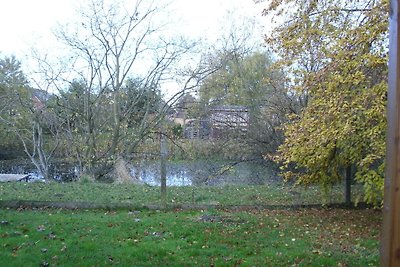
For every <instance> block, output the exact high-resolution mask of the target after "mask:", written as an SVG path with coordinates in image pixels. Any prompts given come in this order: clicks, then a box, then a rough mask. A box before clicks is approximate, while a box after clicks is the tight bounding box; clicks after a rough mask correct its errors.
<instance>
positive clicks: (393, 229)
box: [381, 0, 400, 267]
mask: <svg viewBox="0 0 400 267" xmlns="http://www.w3.org/2000/svg"><path fill="white" fill-rule="evenodd" d="M399 2H400V0H392V1H391V3H390V17H389V91H388V106H387V115H388V131H387V139H386V177H385V199H384V207H383V227H382V238H381V266H385V267H394V266H400V232H399V230H400V210H399V209H400V191H399V186H400V127H399V126H400V121H399V120H400V109H399V103H400V54H399V52H400V50H399V45H400V40H399Z"/></svg>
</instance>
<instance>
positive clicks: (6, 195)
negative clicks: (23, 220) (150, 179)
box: [0, 182, 344, 205]
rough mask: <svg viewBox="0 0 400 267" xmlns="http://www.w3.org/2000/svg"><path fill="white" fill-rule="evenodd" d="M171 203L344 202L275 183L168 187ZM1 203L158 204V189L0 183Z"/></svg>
mask: <svg viewBox="0 0 400 267" xmlns="http://www.w3.org/2000/svg"><path fill="white" fill-rule="evenodd" d="M167 191H168V202H169V203H174V204H220V205H298V204H329V203H341V202H343V201H344V193H343V188H342V187H341V186H337V187H335V188H334V189H333V190H332V191H331V192H330V193H329V194H328V195H326V194H324V193H323V192H322V190H321V189H320V187H318V186H314V187H309V188H308V189H306V188H303V187H293V186H290V185H285V184H279V183H274V184H270V185H262V186H259V185H257V186H233V185H232V186H222V187H214V186H202V187H169V188H168V190H167ZM0 200H38V201H76V202H93V203H123V204H132V205H145V204H157V203H159V202H160V189H159V188H158V187H151V186H146V185H128V184H105V183H78V182H74V183H65V184H61V183H55V182H53V183H1V184H0Z"/></svg>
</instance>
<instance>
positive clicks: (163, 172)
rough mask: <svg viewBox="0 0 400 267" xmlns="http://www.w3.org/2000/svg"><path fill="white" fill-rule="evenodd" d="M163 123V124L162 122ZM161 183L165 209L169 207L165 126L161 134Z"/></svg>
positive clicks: (162, 201) (162, 200) (162, 127)
mask: <svg viewBox="0 0 400 267" xmlns="http://www.w3.org/2000/svg"><path fill="white" fill-rule="evenodd" d="M162 123H163V122H162ZM160 154H161V155H160V156H161V161H160V176H161V177H160V178H161V179H160V181H161V203H162V205H163V206H164V207H166V205H167V166H166V164H167V162H166V161H167V156H168V146H167V139H166V138H165V132H164V125H162V126H161V133H160Z"/></svg>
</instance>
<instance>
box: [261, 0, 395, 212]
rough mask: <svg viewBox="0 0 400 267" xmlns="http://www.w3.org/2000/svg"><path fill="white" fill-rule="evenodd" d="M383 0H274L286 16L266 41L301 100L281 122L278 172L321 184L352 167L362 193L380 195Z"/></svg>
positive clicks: (276, 10)
mask: <svg viewBox="0 0 400 267" xmlns="http://www.w3.org/2000/svg"><path fill="white" fill-rule="evenodd" d="M387 11H388V1H387V0H378V1H332V0H323V1H313V0H312V1H309V0H302V1H290V0H289V1H279V0H278V1H272V2H270V4H269V6H267V8H266V9H265V11H264V12H265V15H268V16H273V17H275V18H283V19H284V22H283V23H280V24H278V25H277V26H276V28H275V31H274V32H273V33H272V34H271V35H270V36H268V37H267V38H266V40H267V42H268V43H269V45H270V46H271V47H273V48H274V51H275V53H276V54H277V55H278V56H279V61H278V63H277V67H280V68H283V69H285V71H286V73H287V74H288V77H289V78H288V80H287V81H286V86H287V88H288V93H289V94H293V95H296V96H297V97H298V99H299V101H301V102H302V104H303V109H302V111H301V112H300V113H299V114H291V115H290V118H291V120H290V122H289V123H287V124H286V125H284V130H285V141H284V143H283V144H282V145H281V146H280V148H279V150H278V154H277V155H276V157H275V159H276V160H277V161H279V162H281V163H282V167H281V169H282V171H283V176H284V177H285V178H286V179H295V180H296V182H297V183H299V184H311V183H319V184H321V185H323V186H324V187H325V188H329V186H330V185H332V184H334V183H336V182H339V181H341V180H342V179H343V173H344V171H343V170H344V169H345V168H346V167H348V166H353V167H354V168H355V170H356V173H355V178H356V180H357V181H358V182H360V183H362V184H363V187H364V192H365V194H364V198H365V201H367V202H369V203H374V204H377V205H379V203H380V200H381V197H382V193H383V175H384V155H385V134H386V100H387V99H386V98H387V95H386V92H387V58H388V55H387V52H388V49H387V43H388V38H387V36H388V32H387V29H388V25H387V20H386V19H385V18H386V17H387Z"/></svg>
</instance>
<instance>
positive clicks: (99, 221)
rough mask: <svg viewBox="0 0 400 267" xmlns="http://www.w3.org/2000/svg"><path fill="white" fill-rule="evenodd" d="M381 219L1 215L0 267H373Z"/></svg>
mask: <svg viewBox="0 0 400 267" xmlns="http://www.w3.org/2000/svg"><path fill="white" fill-rule="evenodd" d="M380 218H381V213H380V212H378V211H373V210H352V211H349V210H300V211H241V212H226V211H223V210H214V211H208V212H200V211H197V212H194V211H191V212H189V211H169V212H160V211H141V212H139V211H132V212H128V211H122V210H120V211H113V212H110V211H108V212H107V211H102V210H97V211H84V210H80V211H65V210H54V209H48V210H46V209H44V210H18V211H17V210H6V209H3V210H0V221H3V222H2V223H1V224H0V240H1V242H0V266H40V265H43V266H45V265H46V264H49V265H50V266H109V265H119V266H239V265H240V266H377V265H378V261H379V251H378V236H379V229H380V223H381V222H380V220H381V219H380Z"/></svg>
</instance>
